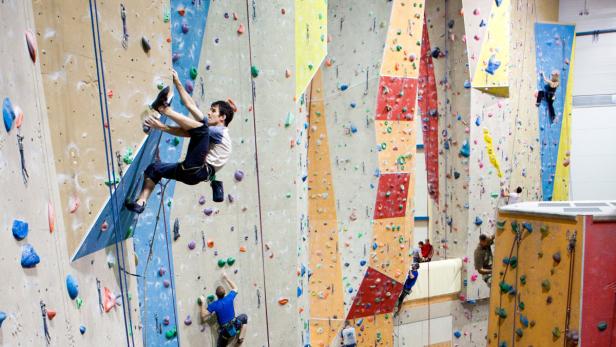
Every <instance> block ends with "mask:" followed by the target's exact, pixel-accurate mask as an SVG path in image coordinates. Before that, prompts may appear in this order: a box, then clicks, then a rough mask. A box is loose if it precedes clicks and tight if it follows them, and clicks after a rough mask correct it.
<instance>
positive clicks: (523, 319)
mask: <svg viewBox="0 0 616 347" xmlns="http://www.w3.org/2000/svg"><path fill="white" fill-rule="evenodd" d="M528 323H529V322H528V318H526V316H524V315H523V314H521V315H520V324H522V325H523V326H524V327H528Z"/></svg>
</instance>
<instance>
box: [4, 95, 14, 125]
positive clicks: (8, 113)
mask: <svg viewBox="0 0 616 347" xmlns="http://www.w3.org/2000/svg"><path fill="white" fill-rule="evenodd" d="M2 119H3V120H4V129H6V132H9V131H11V128H12V127H13V120H15V110H14V109H13V104H11V99H9V98H4V103H3V104H2Z"/></svg>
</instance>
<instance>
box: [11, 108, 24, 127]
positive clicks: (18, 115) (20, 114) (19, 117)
mask: <svg viewBox="0 0 616 347" xmlns="http://www.w3.org/2000/svg"><path fill="white" fill-rule="evenodd" d="M13 112H14V113H15V127H16V128H18V129H19V128H21V125H22V123H23V122H24V111H22V109H21V107H19V106H18V105H15V106H13Z"/></svg>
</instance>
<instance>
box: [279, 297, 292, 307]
mask: <svg viewBox="0 0 616 347" xmlns="http://www.w3.org/2000/svg"><path fill="white" fill-rule="evenodd" d="M288 303H289V299H287V298H280V299H278V304H279V305H281V306H284V305H286V304H288Z"/></svg>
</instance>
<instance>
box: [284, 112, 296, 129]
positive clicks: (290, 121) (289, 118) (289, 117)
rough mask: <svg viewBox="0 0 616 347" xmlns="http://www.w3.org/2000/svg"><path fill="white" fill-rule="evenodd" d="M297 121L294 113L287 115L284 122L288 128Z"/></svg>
mask: <svg viewBox="0 0 616 347" xmlns="http://www.w3.org/2000/svg"><path fill="white" fill-rule="evenodd" d="M294 120H295V116H294V115H293V113H292V112H289V113H287V118H286V119H285V120H284V127H285V128H288V127H290V126H291V124H293V121H294Z"/></svg>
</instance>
